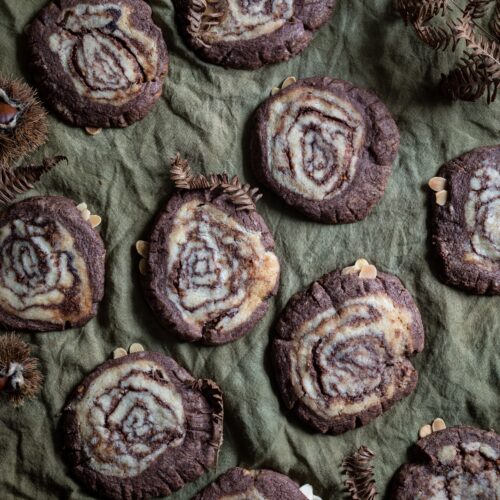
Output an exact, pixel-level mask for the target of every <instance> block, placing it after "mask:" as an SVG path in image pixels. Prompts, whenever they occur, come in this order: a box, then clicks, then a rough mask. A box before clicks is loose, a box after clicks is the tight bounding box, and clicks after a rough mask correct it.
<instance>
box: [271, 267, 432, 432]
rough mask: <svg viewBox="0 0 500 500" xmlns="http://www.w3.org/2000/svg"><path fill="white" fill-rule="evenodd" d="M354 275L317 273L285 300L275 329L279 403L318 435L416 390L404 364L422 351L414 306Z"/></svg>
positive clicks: (382, 281)
mask: <svg viewBox="0 0 500 500" xmlns="http://www.w3.org/2000/svg"><path fill="white" fill-rule="evenodd" d="M370 267H372V266H370ZM346 269H347V270H350V269H352V268H346ZM360 275H362V273H360ZM360 275H358V274H357V273H354V274H342V272H340V271H334V272H331V273H328V274H325V275H324V276H323V277H321V278H320V279H319V280H318V281H316V282H314V283H313V284H312V285H311V286H309V288H307V289H306V290H304V291H302V292H299V293H297V294H296V295H295V296H293V297H292V298H291V299H290V301H289V302H288V304H287V306H286V308H285V310H284V311H283V313H282V314H281V316H280V318H279V321H278V322H277V325H276V332H277V334H276V338H275V340H274V343H273V364H274V368H275V371H276V376H277V381H278V386H279V389H280V392H281V396H282V399H283V402H284V404H285V406H286V407H287V408H288V409H289V410H292V411H293V413H294V414H295V415H296V416H297V417H298V418H299V419H300V420H302V421H303V422H304V423H306V424H307V425H309V426H310V427H312V428H314V429H315V430H317V431H320V432H323V433H331V434H340V433H343V432H345V431H348V430H351V429H354V428H355V427H359V426H362V425H365V424H367V423H368V422H370V421H371V420H373V419H374V418H375V417H377V416H379V415H380V414H381V413H382V412H384V411H386V410H388V409H389V408H390V407H391V406H392V405H393V404H394V403H396V402H397V401H399V400H401V399H402V398H404V397H405V396H407V395H408V394H410V393H411V392H412V391H413V390H414V388H415V386H416V383H417V378H418V374H417V371H416V370H415V368H414V367H413V366H412V364H411V362H410V360H409V358H410V357H411V356H413V355H414V354H415V353H417V352H420V351H422V349H423V347H424V329H423V326H422V321H421V318H420V313H419V311H418V309H417V306H416V305H415V303H414V302H413V299H412V298H411V296H410V294H409V293H408V291H407V290H406V289H405V288H404V287H403V285H402V284H401V282H400V281H399V279H398V278H396V277H395V276H392V275H389V274H384V273H378V275H377V277H376V278H374V279H368V278H362V277H361V276H360Z"/></svg>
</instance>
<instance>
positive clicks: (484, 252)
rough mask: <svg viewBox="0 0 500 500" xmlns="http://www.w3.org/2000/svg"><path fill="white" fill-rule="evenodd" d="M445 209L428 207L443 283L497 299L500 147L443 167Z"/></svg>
mask: <svg viewBox="0 0 500 500" xmlns="http://www.w3.org/2000/svg"><path fill="white" fill-rule="evenodd" d="M438 175H439V177H441V178H442V180H444V186H445V189H444V190H443V191H445V195H446V200H445V202H444V205H438V204H437V203H435V202H433V203H432V242H433V245H434V247H435V250H436V255H437V258H438V260H439V266H440V268H441V271H442V275H443V280H444V281H445V282H446V283H447V284H449V285H453V286H456V287H458V288H461V289H463V290H468V291H469V292H472V293H476V294H494V295H498V294H500V145H497V146H490V147H483V148H479V149H474V150H473V151H470V152H468V153H465V154H463V155H462V156H459V157H458V158H455V159H454V160H451V161H449V162H447V163H445V164H444V165H443V166H442V167H441V169H440V170H439V174H438Z"/></svg>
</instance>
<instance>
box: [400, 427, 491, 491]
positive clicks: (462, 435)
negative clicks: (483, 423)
mask: <svg viewBox="0 0 500 500" xmlns="http://www.w3.org/2000/svg"><path fill="white" fill-rule="evenodd" d="M415 448H416V449H415V450H414V451H415V455H416V460H415V461H414V462H411V463H409V464H405V465H403V466H402V467H401V469H400V470H399V471H398V472H397V474H396V476H395V478H394V480H393V482H392V491H391V493H392V494H391V497H390V498H392V499H394V500H424V499H425V500H429V499H436V500H437V499H440V498H453V499H456V500H471V499H480V498H484V499H487V498H488V499H489V498H491V499H493V498H499V495H500V436H499V435H498V434H496V433H495V432H493V431H484V430H481V429H476V428H474V427H466V426H458V427H451V428H449V429H445V430H443V431H439V432H434V433H432V434H431V435H430V436H427V437H425V438H423V439H420V440H419V441H418V442H417V444H416V445H415Z"/></svg>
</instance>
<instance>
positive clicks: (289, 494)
mask: <svg viewBox="0 0 500 500" xmlns="http://www.w3.org/2000/svg"><path fill="white" fill-rule="evenodd" d="M279 498H282V499H285V498H286V499H287V500H304V499H305V498H306V497H305V496H304V495H303V494H302V493H301V491H300V489H299V487H298V485H297V484H296V483H295V482H294V481H292V480H291V479H290V478H289V477H287V476H285V475H284V474H280V473H278V472H274V471H272V470H266V469H257V470H247V469H242V468H240V467H234V468H232V469H229V470H228V471H226V472H225V473H224V474H222V475H221V476H219V477H218V478H217V480H216V481H214V482H213V483H212V484H210V485H208V486H207V487H206V488H205V489H204V490H202V491H201V492H200V493H198V495H196V496H195V497H194V499H193V500H275V499H279Z"/></svg>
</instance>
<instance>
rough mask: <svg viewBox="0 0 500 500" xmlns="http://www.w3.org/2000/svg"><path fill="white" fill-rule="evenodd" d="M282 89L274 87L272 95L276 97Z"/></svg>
mask: <svg viewBox="0 0 500 500" xmlns="http://www.w3.org/2000/svg"><path fill="white" fill-rule="evenodd" d="M280 90H281V89H280V88H279V87H273V88H272V89H271V95H276V94H277V93H278V92H279V91H280Z"/></svg>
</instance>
